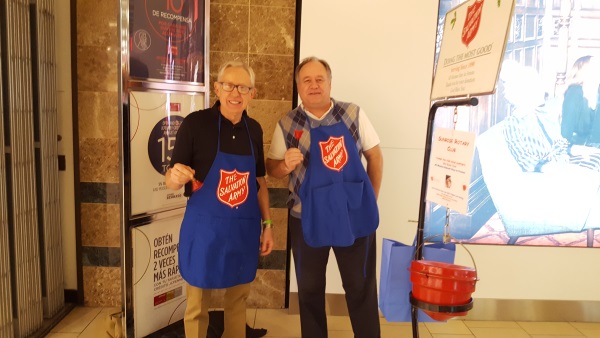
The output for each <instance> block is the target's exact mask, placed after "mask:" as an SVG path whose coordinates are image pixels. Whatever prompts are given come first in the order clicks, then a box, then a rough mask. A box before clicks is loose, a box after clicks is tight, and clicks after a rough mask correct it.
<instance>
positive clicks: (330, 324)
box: [327, 316, 352, 331]
mask: <svg viewBox="0 0 600 338" xmlns="http://www.w3.org/2000/svg"><path fill="white" fill-rule="evenodd" d="M327 330H329V331H347V330H350V331H352V324H351V323H350V317H348V316H328V317H327Z"/></svg>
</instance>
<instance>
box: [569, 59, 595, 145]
mask: <svg viewBox="0 0 600 338" xmlns="http://www.w3.org/2000/svg"><path fill="white" fill-rule="evenodd" d="M598 65H599V63H598V60H597V58H596V57H593V56H591V55H585V56H582V57H580V58H579V59H577V60H576V61H575V62H574V63H573V67H572V68H571V71H570V74H569V76H568V84H569V86H568V87H567V90H566V91H565V94H564V100H563V104H562V117H561V134H562V136H563V137H564V138H565V139H567V141H569V142H570V143H571V144H574V145H587V146H593V147H598V148H600V111H599V109H598V89H599V87H600V67H598Z"/></svg>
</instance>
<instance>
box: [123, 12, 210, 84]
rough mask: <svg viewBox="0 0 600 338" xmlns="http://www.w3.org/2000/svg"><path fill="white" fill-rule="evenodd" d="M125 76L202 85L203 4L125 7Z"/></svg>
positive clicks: (203, 60)
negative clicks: (127, 72) (127, 57)
mask: <svg viewBox="0 0 600 338" xmlns="http://www.w3.org/2000/svg"><path fill="white" fill-rule="evenodd" d="M129 7H130V8H129V25H130V27H129V29H130V39H129V46H130V48H129V52H130V64H129V73H130V74H129V75H130V77H132V78H137V79H142V80H146V79H154V80H171V81H177V82H193V83H203V82H204V71H205V70H204V64H205V59H204V54H205V41H206V39H205V22H206V21H205V18H204V15H205V3H204V0H139V1H130V6H129Z"/></svg>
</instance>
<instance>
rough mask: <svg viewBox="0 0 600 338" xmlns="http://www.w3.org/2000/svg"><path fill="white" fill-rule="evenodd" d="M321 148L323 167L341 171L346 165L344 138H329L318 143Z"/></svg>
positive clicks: (346, 156)
mask: <svg viewBox="0 0 600 338" xmlns="http://www.w3.org/2000/svg"><path fill="white" fill-rule="evenodd" d="M319 146H321V159H322V160H323V164H324V165H325V167H327V168H329V169H331V170H335V171H341V170H342V169H343V168H344V166H345V165H346V163H348V151H347V150H346V144H345V143H344V136H340V137H333V136H331V137H329V140H327V141H325V142H319Z"/></svg>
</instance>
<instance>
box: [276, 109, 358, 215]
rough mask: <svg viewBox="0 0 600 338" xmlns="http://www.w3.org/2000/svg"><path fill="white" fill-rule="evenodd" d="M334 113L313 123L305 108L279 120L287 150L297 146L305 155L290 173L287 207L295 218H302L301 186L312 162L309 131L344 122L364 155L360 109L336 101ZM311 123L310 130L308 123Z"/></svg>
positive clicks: (291, 112) (332, 111)
mask: <svg viewBox="0 0 600 338" xmlns="http://www.w3.org/2000/svg"><path fill="white" fill-rule="evenodd" d="M332 101H333V108H332V110H331V111H330V112H329V113H327V114H326V116H325V118H323V120H320V121H318V120H313V119H310V118H309V117H308V115H307V114H306V112H305V111H304V110H303V109H302V107H300V106H299V107H297V108H296V109H294V110H292V111H290V112H289V113H288V114H287V115H286V116H284V117H283V118H282V119H281V120H280V121H279V125H280V126H281V130H282V131H283V135H284V138H285V145H286V148H288V149H289V148H292V147H298V148H299V149H300V151H301V152H302V154H304V163H302V165H301V166H299V167H297V168H296V169H295V170H294V171H292V172H291V173H290V180H289V190H290V192H291V194H290V196H289V198H288V201H287V205H288V208H291V213H292V215H293V216H294V217H298V218H299V217H300V214H301V205H300V198H299V197H298V191H299V189H300V185H301V184H302V182H303V181H304V177H305V175H306V168H307V166H308V161H309V159H310V128H317V127H319V126H330V125H333V124H336V123H338V122H339V121H342V122H344V124H345V125H346V127H348V130H349V131H350V133H351V134H352V137H353V138H354V141H355V144H356V147H357V149H358V152H359V154H360V155H361V156H362V149H361V146H360V142H359V133H358V114H359V111H360V107H359V106H357V105H355V104H353V103H347V102H339V101H335V100H333V99H332ZM309 121H310V127H309V125H308V122H309ZM297 131H302V135H301V137H300V139H299V140H297V139H296V134H297V133H296V132H297Z"/></svg>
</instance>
